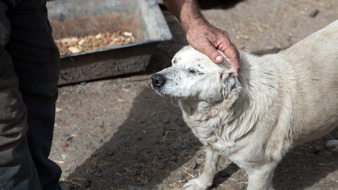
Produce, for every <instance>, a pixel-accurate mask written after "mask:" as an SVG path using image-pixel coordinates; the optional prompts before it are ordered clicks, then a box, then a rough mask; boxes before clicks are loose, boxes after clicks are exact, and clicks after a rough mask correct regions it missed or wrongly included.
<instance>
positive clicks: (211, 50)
mask: <svg viewBox="0 0 338 190" xmlns="http://www.w3.org/2000/svg"><path fill="white" fill-rule="evenodd" d="M201 52H202V53H204V54H205V55H207V56H208V57H209V59H211V60H212V61H213V62H215V63H218V64H219V63H222V62H223V61H224V57H223V55H222V54H221V53H220V52H218V51H217V49H216V48H215V47H214V46H212V45H211V44H208V45H205V46H204V49H203V50H201Z"/></svg>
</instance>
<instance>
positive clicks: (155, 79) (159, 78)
mask: <svg viewBox="0 0 338 190" xmlns="http://www.w3.org/2000/svg"><path fill="white" fill-rule="evenodd" d="M151 80H152V82H151V83H152V84H153V87H157V88H160V87H161V86H163V85H164V84H165V81H166V78H165V77H164V76H163V75H161V74H153V75H152V76H151Z"/></svg>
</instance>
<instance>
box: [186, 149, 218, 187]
mask: <svg viewBox="0 0 338 190" xmlns="http://www.w3.org/2000/svg"><path fill="white" fill-rule="evenodd" d="M219 156H220V154H219V153H218V152H215V151H214V150H212V149H211V148H207V149H206V158H205V165H204V169H203V172H202V174H201V175H200V176H199V177H198V178H195V179H192V180H190V181H188V182H187V183H186V184H185V185H184V186H183V188H184V189H186V190H206V189H208V188H209V187H210V186H211V185H212V182H213V180H214V176H215V174H216V167H217V163H218V159H219Z"/></svg>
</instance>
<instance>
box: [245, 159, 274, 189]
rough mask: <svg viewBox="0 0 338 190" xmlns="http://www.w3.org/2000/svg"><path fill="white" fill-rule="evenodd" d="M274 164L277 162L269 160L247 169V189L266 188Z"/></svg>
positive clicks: (268, 185)
mask: <svg viewBox="0 0 338 190" xmlns="http://www.w3.org/2000/svg"><path fill="white" fill-rule="evenodd" d="M276 166H277V162H271V163H268V164H265V165H263V166H260V167H254V168H252V169H249V170H247V171H246V172H247V174H248V178H249V179H248V180H249V181H248V187H247V190H268V189H269V187H270V185H271V180H272V177H273V173H274V170H275V168H276Z"/></svg>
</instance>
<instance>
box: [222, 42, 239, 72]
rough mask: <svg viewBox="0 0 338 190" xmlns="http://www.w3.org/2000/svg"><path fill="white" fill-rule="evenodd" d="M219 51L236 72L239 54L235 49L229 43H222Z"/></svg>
mask: <svg viewBox="0 0 338 190" xmlns="http://www.w3.org/2000/svg"><path fill="white" fill-rule="evenodd" d="M219 49H220V50H221V51H222V52H223V53H224V55H225V56H226V57H227V58H228V59H229V61H230V64H231V66H232V67H233V69H234V70H235V72H238V69H239V66H240V65H239V53H238V50H237V48H236V46H234V45H233V44H232V43H231V42H230V41H227V42H224V43H223V44H222V45H220V46H219Z"/></svg>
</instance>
